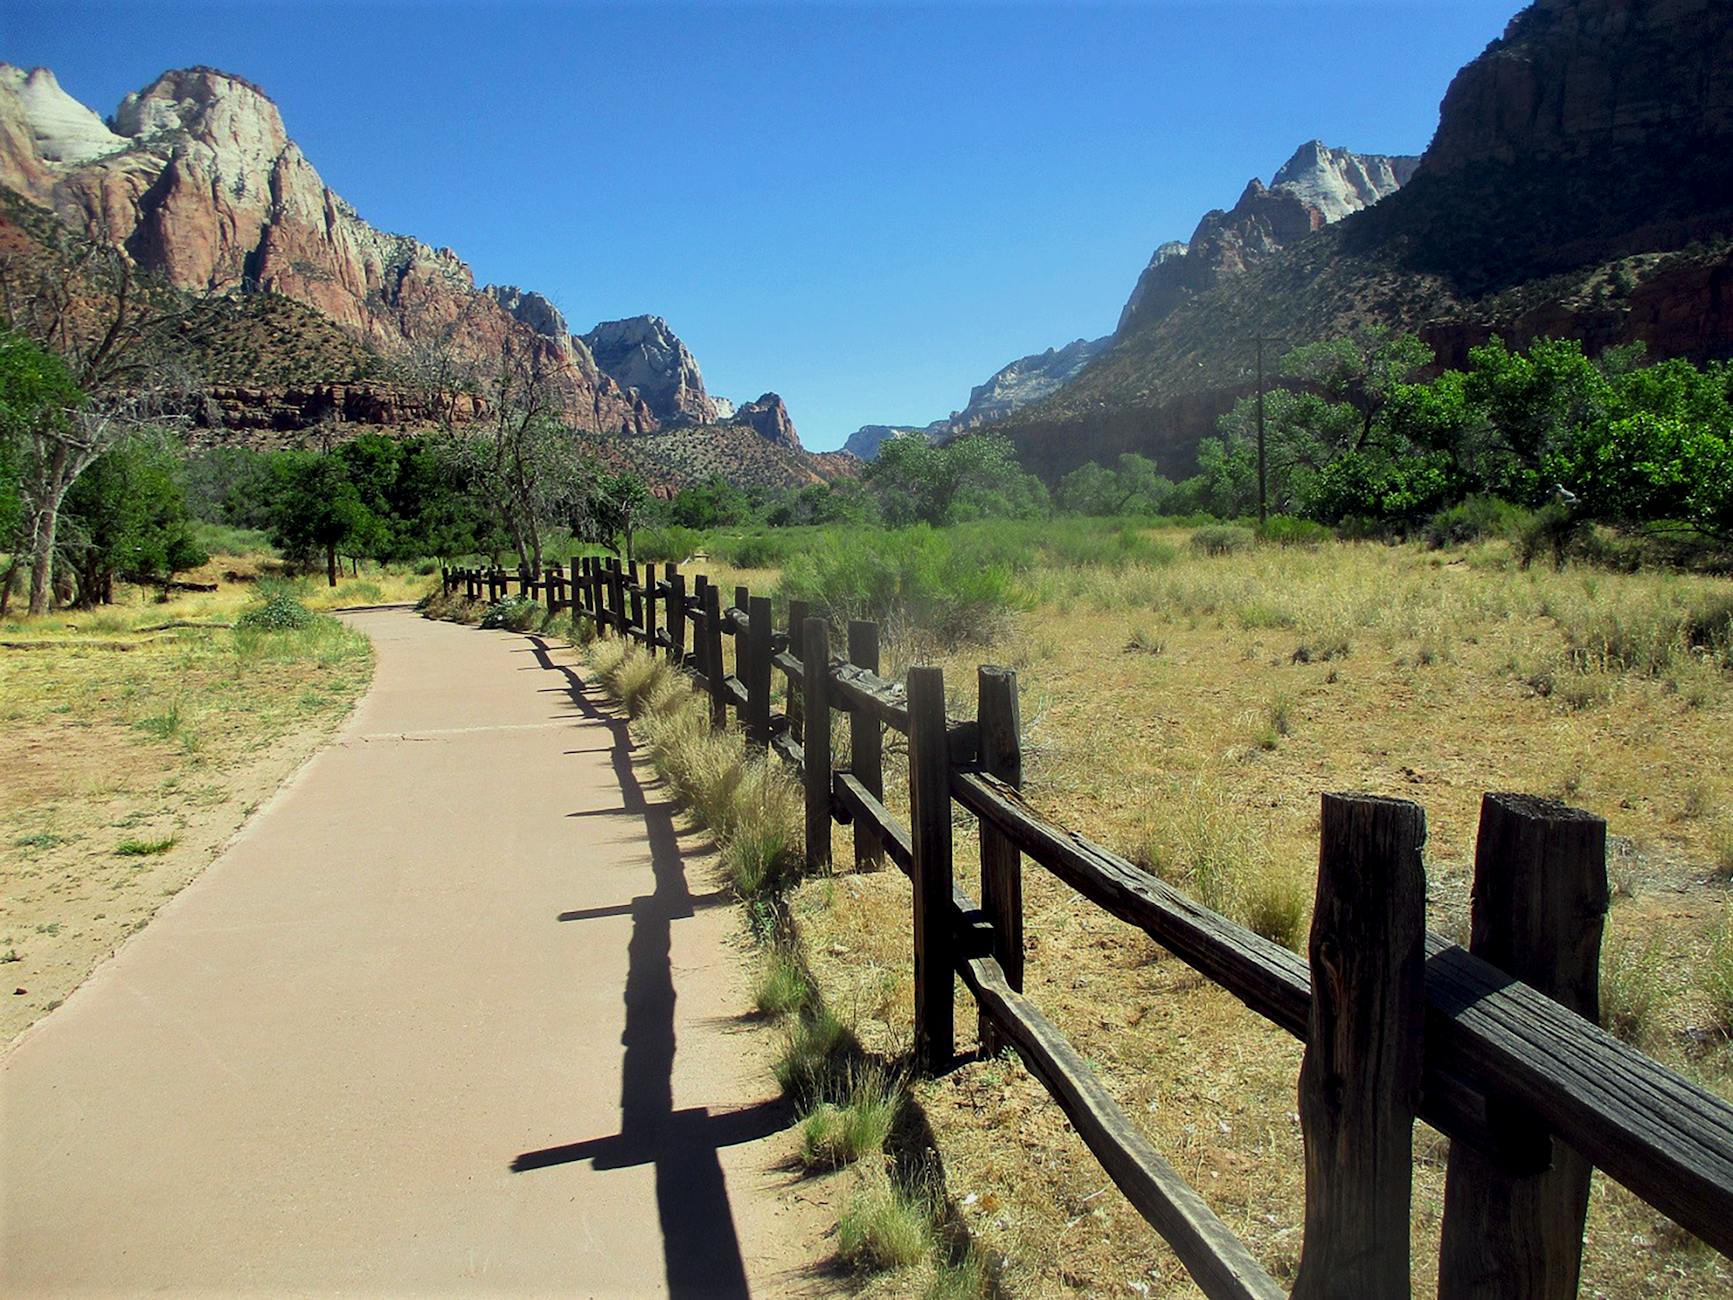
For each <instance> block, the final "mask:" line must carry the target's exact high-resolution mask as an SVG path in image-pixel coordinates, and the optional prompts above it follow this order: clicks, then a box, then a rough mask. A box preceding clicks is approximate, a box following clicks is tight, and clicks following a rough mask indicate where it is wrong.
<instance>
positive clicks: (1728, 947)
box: [1702, 910, 1733, 1033]
mask: <svg viewBox="0 0 1733 1300" xmlns="http://www.w3.org/2000/svg"><path fill="white" fill-rule="evenodd" d="M1702 984H1703V992H1704V993H1706V994H1707V995H1708V997H1709V1009H1710V1012H1711V1013H1712V1014H1713V1015H1714V1017H1715V1024H1716V1026H1717V1027H1718V1028H1719V1029H1720V1030H1721V1032H1722V1033H1733V910H1730V911H1729V912H1728V913H1727V914H1726V915H1725V916H1723V917H1722V918H1721V924H1720V926H1719V927H1717V929H1716V931H1715V935H1714V940H1713V943H1712V945H1711V947H1710V949H1709V961H1708V964H1707V965H1706V966H1704V968H1703V974H1702Z"/></svg>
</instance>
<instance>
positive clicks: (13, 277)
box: [0, 229, 192, 614]
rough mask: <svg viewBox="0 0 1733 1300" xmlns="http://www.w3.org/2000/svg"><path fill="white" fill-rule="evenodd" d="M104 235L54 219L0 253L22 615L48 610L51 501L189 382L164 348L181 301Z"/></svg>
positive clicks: (55, 513) (53, 532) (3, 430)
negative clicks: (79, 231) (26, 587)
mask: <svg viewBox="0 0 1733 1300" xmlns="http://www.w3.org/2000/svg"><path fill="white" fill-rule="evenodd" d="M102 234H103V232H102V231H100V230H98V231H95V232H93V235H94V237H92V238H88V239H87V238H84V237H82V236H77V235H74V234H73V233H72V232H71V231H67V230H64V229H62V230H59V231H57V232H49V233H45V234H42V235H41V236H40V237H39V242H40V247H38V248H36V249H34V250H31V251H28V252H20V251H14V252H9V253H7V254H5V255H4V256H0V312H3V313H4V317H5V320H6V323H7V327H6V336H5V342H4V345H3V346H4V355H3V356H0V367H4V369H6V370H7V371H8V375H7V377H6V378H5V379H4V380H3V381H0V382H4V383H5V384H7V385H9V386H10V389H9V392H8V393H7V394H6V395H4V396H0V405H3V406H4V408H5V409H4V411H3V412H0V435H4V436H5V437H6V438H7V439H8V441H9V442H10V443H11V448H10V454H9V459H11V460H12V461H13V462H14V463H15V465H16V467H17V469H16V472H17V484H18V487H17V492H18V497H19V500H20V506H21V513H22V515H23V528H22V532H23V537H22V539H21V540H22V541H23V551H24V554H25V555H26V556H27V558H28V562H29V565H30V612H31V613H32V614H44V613H46V612H47V611H48V605H49V601H50V599H51V597H52V594H53V590H52V589H53V578H54V556H55V545H56V539H57V537H58V534H59V524H60V511H61V507H62V506H63V504H64V503H65V500H66V494H67V492H68V491H69V490H70V489H71V487H72V485H73V484H74V483H75V482H77V480H78V477H79V475H81V474H83V473H84V471H85V470H87V469H88V468H90V466H91V465H92V464H94V463H95V462H96V460H97V458H98V457H99V456H101V455H102V454H103V452H104V451H106V450H107V449H108V448H110V447H112V446H114V445H115V444H116V443H118V442H119V441H120V440H121V439H123V438H125V437H127V436H128V435H129V434H131V433H133V432H135V431H138V430H141V429H144V428H148V427H153V426H154V427H164V426H168V425H172V424H174V423H177V422H179V421H180V420H181V419H182V414H181V413H182V412H184V411H185V409H186V407H187V405H188V402H189V398H190V392H191V389H192V384H191V382H190V380H189V377H188V375H187V372H186V370H185V368H184V367H183V366H180V365H178V364H176V363H175V362H174V361H173V359H172V348H171V346H170V341H171V339H172V337H173V331H174V329H175V327H176V324H177V323H178V321H179V320H180V319H181V317H182V316H183V315H184V314H185V312H186V311H187V300H186V299H185V298H184V296H178V295H175V294H174V293H173V292H172V291H169V290H167V289H165V288H163V287H162V286H159V285H156V284H154V283H152V282H151V281H150V280H149V279H148V278H147V277H146V276H144V275H143V274H142V273H141V272H140V271H139V270H138V268H137V267H135V266H134V265H133V264H132V262H131V261H130V260H128V259H127V257H126V256H125V255H124V254H123V253H122V252H121V251H120V250H119V249H118V248H116V247H114V246H113V245H112V244H109V243H107V242H105V241H104V240H103V239H102V237H101V236H102ZM11 576H12V575H11V574H10V573H9V574H8V575H7V586H8V589H9V588H10V583H11Z"/></svg>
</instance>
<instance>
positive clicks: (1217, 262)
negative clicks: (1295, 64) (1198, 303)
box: [1118, 140, 1419, 334]
mask: <svg viewBox="0 0 1733 1300" xmlns="http://www.w3.org/2000/svg"><path fill="white" fill-rule="evenodd" d="M1418 165H1419V159H1417V158H1411V157H1405V156H1397V157H1390V156H1386V155H1384V154H1356V153H1351V152H1350V151H1349V150H1347V149H1332V148H1330V147H1328V146H1327V145H1325V144H1324V143H1323V142H1322V141H1321V140H1311V141H1308V142H1307V143H1305V144H1303V145H1301V146H1300V147H1299V148H1298V149H1297V150H1295V151H1294V155H1293V156H1292V157H1291V158H1289V159H1288V161H1287V162H1285V163H1283V164H1282V166H1281V168H1280V170H1278V171H1277V172H1276V174H1275V176H1274V177H1273V178H1272V180H1271V182H1270V184H1269V185H1268V186H1267V187H1266V186H1265V185H1264V184H1263V182H1262V181H1260V180H1258V179H1257V178H1256V177H1253V179H1252V180H1251V182H1250V183H1249V184H1248V185H1247V186H1246V188H1245V192H1244V193H1243V194H1241V195H1240V199H1239V202H1238V203H1236V204H1234V206H1233V208H1232V209H1230V210H1228V211H1226V212H1224V211H1222V210H1221V209H1219V208H1218V209H1216V210H1214V211H1212V212H1209V213H1206V214H1205V216H1204V218H1203V220H1202V221H1200V222H1199V223H1198V227H1197V230H1196V232H1194V233H1193V235H1192V237H1191V239H1190V240H1189V241H1187V242H1185V243H1178V242H1171V243H1166V244H1163V245H1161V247H1159V248H1157V249H1156V250H1155V256H1153V257H1152V258H1151V259H1150V261H1149V265H1148V266H1147V267H1145V268H1144V271H1143V274H1142V275H1141V276H1139V277H1138V281H1137V287H1136V288H1134V289H1133V290H1132V292H1131V297H1130V299H1129V300H1128V301H1127V302H1126V304H1125V310H1124V311H1122V312H1121V313H1120V315H1119V327H1118V333H1120V334H1125V333H1127V332H1128V331H1130V330H1133V329H1139V328H1142V327H1143V326H1145V325H1148V324H1149V323H1150V322H1152V321H1156V320H1160V319H1162V318H1163V317H1165V316H1166V315H1168V313H1170V312H1172V311H1173V310H1174V309H1175V308H1176V307H1178V306H1179V305H1180V304H1181V303H1183V302H1186V301H1187V300H1189V299H1191V298H1194V297H1196V296H1197V295H1198V294H1200V293H1202V292H1204V291H1205V290H1207V289H1210V288H1212V287H1213V286H1214V285H1216V284H1217V283H1219V282H1220V281H1221V280H1222V278H1223V277H1224V276H1231V275H1236V274H1239V273H1240V272H1242V271H1244V270H1245V269H1246V268H1247V267H1249V266H1252V265H1255V264H1256V263H1258V262H1261V261H1265V260H1267V259H1268V258H1270V257H1272V256H1274V255H1275V254H1276V253H1278V252H1280V251H1281V250H1282V249H1284V248H1286V247H1288V246H1289V245H1291V244H1294V243H1297V242H1298V241H1299V240H1302V239H1304V238H1305V237H1306V236H1307V235H1310V234H1311V233H1312V232H1313V231H1316V230H1320V229H1322V228H1323V227H1324V226H1326V225H1329V224H1330V223H1331V222H1334V221H1340V220H1341V219H1342V218H1343V217H1345V216H1348V215H1349V214H1350V213H1353V212H1359V211H1360V210H1362V209H1363V208H1368V207H1371V206H1372V205H1373V204H1374V203H1377V202H1378V201H1379V200H1380V199H1383V198H1386V197H1387V196H1389V195H1391V194H1393V193H1395V192H1396V191H1397V190H1399V189H1401V188H1402V186H1403V185H1404V184H1406V183H1407V181H1408V180H1409V179H1410V178H1411V177H1412V176H1413V175H1414V171H1415V168H1416V167H1417V166H1418Z"/></svg>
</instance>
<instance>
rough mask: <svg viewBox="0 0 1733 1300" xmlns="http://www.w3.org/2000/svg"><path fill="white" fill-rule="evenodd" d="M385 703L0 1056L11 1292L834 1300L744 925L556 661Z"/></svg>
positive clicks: (500, 667) (466, 640) (383, 653)
mask: <svg viewBox="0 0 1733 1300" xmlns="http://www.w3.org/2000/svg"><path fill="white" fill-rule="evenodd" d="M355 621H356V624H357V626H359V627H361V628H363V629H364V630H366V631H367V632H368V633H369V635H371V636H372V637H373V638H374V640H375V644H376V648H377V653H378V667H377V670H376V674H375V677H374V683H373V686H372V689H371V691H370V692H369V694H368V696H367V697H366V699H365V700H364V702H363V703H362V705H361V707H360V708H359V709H358V710H357V712H356V713H355V715H354V716H353V717H352V718H351V720H350V722H349V723H348V725H347V726H346V727H345V728H344V730H343V732H342V733H341V734H340V735H339V737H338V738H337V740H336V741H335V742H334V743H333V744H332V746H331V747H330V748H329V749H327V750H326V751H325V752H324V753H322V754H320V755H319V756H318V758H316V759H315V760H314V761H313V762H312V763H311V764H309V765H308V766H307V767H305V768H304V769H302V771H301V772H300V773H299V774H298V776H297V777H296V778H295V779H294V780H293V781H291V782H290V784H289V785H288V786H286V787H285V788H284V789H283V790H282V791H281V792H280V793H279V794H278V795H277V796H276V798H275V799H274V800H273V801H272V802H271V803H270V804H269V806H268V807H267V808H266V809H265V810H264V811H263V812H262V813H261V814H260V815H259V816H258V817H256V818H255V819H254V821H253V822H252V823H251V824H250V825H249V826H248V827H247V829H246V830H245V831H243V832H242V834H241V835H240V836H239V837H238V838H237V840H236V841H235V842H234V843H233V845H231V847H230V848H229V849H228V851H227V852H226V853H225V854H224V855H223V856H222V857H221V858H220V859H219V860H218V861H217V862H216V863H215V864H214V865H213V866H212V867H211V868H210V869H209V870H208V871H206V872H205V873H204V874H203V875H202V876H201V877H200V878H199V879H198V880H197V881H196V882H195V883H194V884H193V885H192V886H190V887H189V888H187V889H186V890H185V891H183V892H182V893H181V894H180V895H179V896H178V897H177V898H175V899H174V900H173V901H172V902H171V903H170V904H168V905H167V906H166V907H164V908H163V910H162V912H161V913H160V914H159V915H158V917H157V918H156V920H155V921H154V922H153V923H152V924H151V925H150V926H149V927H148V928H146V929H145V930H143V931H142V932H141V933H139V934H138V935H137V936H136V937H135V938H134V939H133V940H132V941H131V942H130V943H128V944H127V945H126V946H125V947H124V948H123V949H122V950H121V952H120V953H119V954H118V955H117V956H116V957H115V958H114V959H113V960H112V961H110V962H108V963H107V964H106V965H105V966H103V967H102V968H101V969H99V970H98V971H97V973H96V974H95V975H94V976H93V977H92V978H91V979H90V980H89V981H88V982H87V983H86V984H85V985H84V986H83V987H81V988H80V989H79V990H78V991H77V992H76V993H75V994H74V995H73V996H72V997H71V998H69V999H68V1000H67V1002H66V1004H65V1005H64V1006H62V1007H61V1008H60V1009H59V1010H57V1011H56V1012H54V1013H53V1014H51V1015H49V1016H47V1017H46V1018H44V1019H43V1020H41V1021H40V1022H38V1024H37V1025H36V1026H35V1027H34V1028H33V1029H32V1030H31V1031H29V1032H28V1033H27V1034H25V1035H24V1036H23V1037H22V1038H21V1039H20V1040H19V1042H18V1043H17V1044H16V1045H15V1046H14V1047H13V1049H12V1050H11V1051H10V1053H9V1054H8V1055H7V1056H6V1058H5V1060H4V1062H3V1064H0V1292H3V1293H5V1294H7V1295H34V1294H50V1293H83V1294H92V1293H105V1294H116V1293H118V1294H136V1293H143V1292H149V1291H166V1292H172V1293H177V1294H196V1293H204V1294H213V1293H217V1294H283V1293H295V1294H310V1293H335V1292H359V1293H368V1294H431V1293H440V1294H451V1293H466V1294H504V1293H509V1294H553V1293H557V1294H562V1295H590V1296H635V1295H676V1296H682V1295H683V1296H697V1295H718V1296H739V1295H746V1294H748V1293H751V1294H769V1295H775V1294H825V1293H829V1292H831V1291H832V1290H833V1289H834V1287H833V1284H832V1283H831V1281H830V1280H829V1279H828V1277H827V1276H826V1274H825V1271H824V1269H823V1266H822V1259H823V1257H824V1256H825V1255H826V1254H827V1253H828V1251H829V1245H828V1243H827V1242H826V1241H825V1239H824V1233H825V1230H826V1228H827V1227H828V1225H829V1224H830V1223H831V1222H832V1221H833V1217H832V1214H831V1211H830V1209H829V1207H828V1206H827V1204H826V1202H827V1201H828V1199H829V1195H828V1193H827V1191H826V1189H825V1188H824V1187H823V1185H822V1184H815V1183H813V1182H811V1181H806V1180H802V1179H801V1178H800V1177H799V1175H797V1174H796V1173H794V1172H792V1160H791V1157H792V1155H793V1150H794V1137H793V1134H792V1133H791V1132H789V1131H788V1126H789V1124H790V1122H791V1118H792V1117H791V1115H790V1114H789V1112H788V1110H787V1108H786V1107H785V1105H784V1104H783V1103H782V1102H781V1101H779V1100H777V1099H776V1096H775V1094H776V1089H775V1086H774V1084H773V1082H772V1081H771V1079H770V1075H769V1071H768V1068H767V1060H768V1056H769V1052H770V1048H771V1044H770V1043H769V1042H767V1041H766V1039H767V1037H768V1035H767V1034H766V1033H765V1031H763V1030H761V1029H759V1028H758V1027H757V1026H755V1025H753V1024H752V1023H751V1021H750V1020H749V1019H748V1018H746V1017H744V1016H743V1015H742V1014H741V1011H742V1009H743V1008H744V1007H745V1006H746V1005H747V1000H746V995H745V992H744V988H743V975H742V970H741V966H740V962H739V959H738V953H737V952H736V951H735V943H736V940H735V938H734V936H735V934H736V932H737V922H736V920H735V918H734V912H733V910H732V909H731V908H729V907H728V906H727V898H726V896H725V895H724V894H723V893H721V892H720V890H719V889H718V887H717V886H716V885H715V884H714V883H713V882H711V881H710V879H709V876H708V872H707V870H706V864H705V859H704V858H703V857H702V856H700V855H699V854H698V853H697V852H696V850H698V849H699V848H701V846H699V845H695V844H693V843H692V842H691V841H690V840H683V839H682V837H681V835H680V834H679V832H678V829H677V825H676V821H675V810H674V808H673V806H672V804H671V803H669V802H668V800H667V797H666V796H665V795H664V794H663V793H662V792H661V791H660V790H659V788H657V787H656V786H655V785H654V784H653V782H652V779H651V777H650V775H649V773H648V771H647V769H646V768H644V767H642V766H640V764H639V763H638V762H637V760H636V758H635V756H634V755H633V753H632V751H631V742H630V739H629V737H628V736H627V733H626V729H625V726H624V723H623V722H621V721H619V720H617V719H615V718H614V717H612V716H611V715H609V714H607V713H606V712H605V711H603V710H602V709H601V706H600V704H599V699H598V697H597V696H595V695H594V694H593V693H592V692H591V691H590V690H589V689H587V688H586V686H585V685H584V683H583V680H582V678H581V676H580V675H579V673H578V672H577V670H576V669H575V668H574V667H571V666H569V665H570V664H571V662H572V656H571V655H570V654H569V653H567V652H564V651H563V650H561V649H559V648H557V647H556V646H555V645H553V644H550V643H547V642H544V641H542V640H541V639H540V638H536V637H527V636H519V635H513V634H505V633H481V632H477V631H474V630H471V629H467V628H460V627H454V626H451V625H447V624H438V623H428V622H424V621H423V620H421V619H419V618H416V617H414V616H413V615H411V614H408V613H406V612H380V613H369V614H361V615H357V616H355Z"/></svg>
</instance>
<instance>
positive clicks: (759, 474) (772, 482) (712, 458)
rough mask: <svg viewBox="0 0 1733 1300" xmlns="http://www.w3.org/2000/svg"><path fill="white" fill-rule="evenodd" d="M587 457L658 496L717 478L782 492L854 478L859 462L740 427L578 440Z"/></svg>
mask: <svg viewBox="0 0 1733 1300" xmlns="http://www.w3.org/2000/svg"><path fill="white" fill-rule="evenodd" d="M579 443H580V445H581V446H582V448H583V449H584V451H586V452H587V453H588V454H590V455H593V456H595V457H596V458H597V459H598V460H600V461H601V462H602V463H603V464H605V465H608V466H611V467H612V468H614V469H615V470H616V471H619V470H631V471H633V472H635V473H637V474H640V475H642V476H643V477H644V479H645V481H647V482H648V483H649V484H650V486H651V487H652V488H653V489H655V490H656V491H658V492H660V493H662V494H664V495H669V496H671V495H673V494H674V493H675V492H678V491H679V490H680V489H681V488H683V487H689V486H691V485H693V484H697V483H704V482H708V481H709V480H711V479H713V478H723V479H726V480H727V481H728V482H730V483H732V484H734V485H735V486H736V487H742V488H752V487H768V488H788V487H804V486H806V485H807V484H809V483H824V482H829V481H830V480H832V479H837V478H845V477H849V476H852V475H854V474H857V473H859V471H860V462H859V461H858V460H856V459H855V458H854V457H853V456H849V455H846V454H844V453H841V452H823V453H819V454H814V453H812V452H808V451H804V450H802V449H801V448H800V447H798V446H796V447H786V446H780V445H778V444H776V443H772V442H768V441H766V440H765V439H764V438H763V437H762V436H761V435H760V434H759V433H758V432H757V431H756V430H754V429H752V428H751V427H750V426H747V425H743V424H717V425H696V426H692V427H688V428H678V429H663V430H661V431H659V432H657V433H648V434H642V435H640V436H638V437H636V438H603V437H597V436H595V435H593V434H589V435H582V436H581V437H580V439H579Z"/></svg>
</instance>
